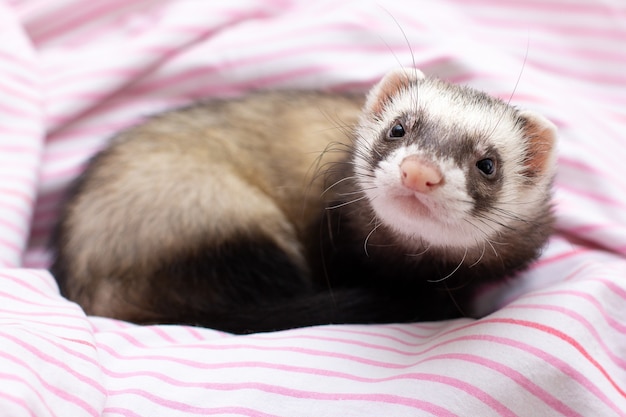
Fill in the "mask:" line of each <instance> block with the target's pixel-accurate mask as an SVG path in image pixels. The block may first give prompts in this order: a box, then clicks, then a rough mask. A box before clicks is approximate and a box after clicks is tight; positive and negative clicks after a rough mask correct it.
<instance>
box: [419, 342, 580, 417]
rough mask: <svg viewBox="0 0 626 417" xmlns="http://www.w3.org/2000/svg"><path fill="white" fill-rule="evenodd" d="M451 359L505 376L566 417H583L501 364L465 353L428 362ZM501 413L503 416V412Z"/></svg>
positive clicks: (435, 358)
mask: <svg viewBox="0 0 626 417" xmlns="http://www.w3.org/2000/svg"><path fill="white" fill-rule="evenodd" d="M450 359H456V360H461V361H464V362H471V363H475V364H478V365H481V366H484V367H485V368H488V369H491V370H493V371H496V372H498V373H500V374H502V375H504V376H505V377H507V378H509V379H510V380H512V381H514V382H515V383H516V384H517V385H519V386H520V387H522V388H523V389H525V390H526V391H528V392H529V393H531V394H532V395H534V396H535V397H536V398H537V399H539V400H541V401H542V402H543V403H545V404H547V405H548V406H550V407H551V408H552V409H553V410H555V411H557V412H559V413H561V414H563V415H564V416H568V417H574V416H581V417H582V415H581V414H580V413H577V412H576V411H574V410H573V409H572V408H570V407H568V406H567V404H565V403H564V402H563V401H561V400H559V399H558V398H556V397H555V396H553V395H552V394H550V392H548V391H546V390H545V389H543V388H541V387H540V386H539V385H537V384H535V383H534V382H533V381H532V380H531V379H530V378H528V377H526V376H525V375H524V374H522V373H521V372H519V371H517V370H516V369H514V368H511V367H509V366H506V365H503V364H501V363H499V362H496V361H493V360H490V359H487V358H485V357H482V356H477V355H472V354H465V353H448V354H442V355H436V356H433V357H430V358H428V359H427V360H426V361H431V360H444V361H446V362H448V361H449V360H450ZM508 411H509V413H511V412H510V410H508ZM500 413H501V414H503V413H502V412H500ZM507 414H508V413H507ZM511 415H512V413H511Z"/></svg>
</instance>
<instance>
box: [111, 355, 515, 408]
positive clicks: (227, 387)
mask: <svg viewBox="0 0 626 417" xmlns="http://www.w3.org/2000/svg"><path fill="white" fill-rule="evenodd" d="M258 367H262V368H265V369H273V370H281V371H289V372H294V373H295V374H296V375H297V374H302V373H308V374H314V375H321V376H325V377H331V378H343V379H348V380H351V381H358V382H366V383H381V382H388V381H395V380H412V381H430V382H437V383H440V384H443V385H448V386H451V387H454V388H456V389H459V390H461V391H464V392H465V393H467V394H469V395H471V396H473V397H475V398H476V399H477V400H479V401H481V402H482V403H484V404H486V405H488V406H489V407H490V408H492V409H493V410H495V411H496V412H498V413H499V414H500V415H505V416H514V414H513V413H512V412H511V410H509V409H508V408H507V407H505V406H504V405H503V404H502V403H500V402H499V401H497V400H496V399H495V398H493V397H492V396H491V395H489V394H488V393H486V392H485V391H483V390H481V389H479V388H477V387H476V386H474V385H472V384H469V383H467V382H465V381H462V380H459V379H457V378H452V377H445V376H442V375H435V374H427V373H409V374H402V375H395V376H392V377H387V378H363V377H357V376H354V375H349V374H344V373H340V372H333V371H329V370H324V369H315V368H300V367H292V366H288V365H277V364H267V363H256V362H252V363H250V362H248V363H228V364H221V366H213V367H212V369H216V368H234V369H241V370H243V369H244V368H253V369H258ZM105 373H106V374H107V375H109V376H111V377H113V378H130V377H137V376H143V377H147V376H150V377H153V378H156V379H158V380H159V381H160V382H163V383H165V384H169V385H172V386H176V387H184V388H202V389H206V390H219V391H239V390H248V389H252V390H258V391H262V392H267V393H272V394H278V395H282V396H285V397H295V398H306V399H311V398H312V399H317V400H323V399H326V400H328V399H334V398H332V397H330V398H329V396H339V397H341V398H343V397H344V396H345V394H343V393H334V394H322V393H317V392H312V391H302V390H295V389H291V388H285V387H280V386H276V385H268V384H262V383H250V382H245V383H207V382H186V381H185V382H183V381H180V380H177V379H174V378H171V377H169V376H166V375H164V374H162V373H156V372H128V373H119V372H112V371H110V370H105ZM376 401H377V400H376Z"/></svg>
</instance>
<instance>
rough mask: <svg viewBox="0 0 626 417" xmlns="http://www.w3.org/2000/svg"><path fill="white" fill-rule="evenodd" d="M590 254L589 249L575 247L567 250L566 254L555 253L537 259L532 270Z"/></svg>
mask: <svg viewBox="0 0 626 417" xmlns="http://www.w3.org/2000/svg"><path fill="white" fill-rule="evenodd" d="M590 252H592V250H591V249H588V248H585V247H575V248H573V249H572V250H569V251H567V252H561V253H557V254H555V255H552V256H543V257H541V258H539V259H538V260H537V261H535V263H534V264H533V266H534V268H540V267H543V266H546V265H551V264H554V263H558V262H562V261H565V260H569V259H570V258H574V257H579V256H580V255H584V254H587V253H590Z"/></svg>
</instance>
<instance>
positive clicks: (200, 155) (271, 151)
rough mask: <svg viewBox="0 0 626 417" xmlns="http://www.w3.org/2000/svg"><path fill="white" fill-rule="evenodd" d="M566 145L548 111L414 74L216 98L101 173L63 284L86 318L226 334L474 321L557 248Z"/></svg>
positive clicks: (65, 228)
mask: <svg viewBox="0 0 626 417" xmlns="http://www.w3.org/2000/svg"><path fill="white" fill-rule="evenodd" d="M555 149H556V128H555V126H554V125H553V124H552V123H551V122H549V121H548V120H547V119H545V118H544V117H542V116H541V115H539V114H536V113H534V112H531V111H526V110H519V109H516V108H514V107H513V106H511V105H509V104H508V103H505V102H504V101H502V100H499V99H496V98H493V97H491V96H489V95H487V94H485V93H483V92H480V91H477V90H475V89H472V88H469V87H465V86H459V85H455V84H451V83H447V82H444V81H441V80H438V79H436V78H431V77H426V76H424V74H423V73H421V72H420V71H419V70H417V69H398V70H394V71H391V72H390V73H388V74H387V75H386V76H385V77H384V78H383V79H382V80H381V81H380V82H379V83H378V84H376V85H375V86H374V87H373V88H372V89H371V90H370V91H369V93H368V94H367V95H363V96H361V95H358V94H354V95H352V94H342V93H331V92H305V91H283V92H280V91H273V92H257V93H252V94H249V95H246V96H244V97H240V98H236V99H223V100H209V101H206V102H202V103H199V104H195V105H192V106H189V107H186V108H182V109H177V110H173V111H169V112H166V113H163V114H160V115H157V116H154V117H152V118H150V119H148V120H147V121H146V122H145V123H142V124H140V125H138V126H136V127H133V128H131V129H129V130H127V131H125V132H122V133H121V134H119V135H118V136H116V137H114V138H113V140H112V141H111V143H110V145H109V146H108V147H106V148H105V149H104V150H102V151H101V152H100V153H98V154H97V155H96V156H95V157H94V158H93V159H92V160H91V161H90V163H89V164H88V167H87V168H86V170H85V172H84V173H83V174H82V175H81V176H80V177H79V178H78V180H77V181H76V183H75V184H74V186H73V187H72V191H71V193H70V196H69V197H68V199H67V201H66V203H65V204H64V207H63V209H62V213H61V216H60V219H59V222H58V225H57V227H56V230H55V232H54V235H53V239H52V249H53V262H52V265H51V272H52V273H53V275H54V276H55V278H56V280H57V282H58V284H59V287H60V290H61V292H62V294H63V295H65V296H66V297H67V298H68V299H70V300H73V301H75V302H77V303H78V304H79V305H81V306H82V307H83V309H84V310H85V312H86V313H88V314H93V315H101V316H107V317H112V318H117V319H123V320H128V321H132V322H136V323H180V324H190V325H198V326H206V327H211V328H215V329H219V330H223V331H228V332H233V333H250V332H260V331H274V330H281V329H288V328H293V327H301V326H310V325H319V324H330V323H387V322H410V321H418V320H441V319H448V318H453V317H459V316H464V315H471V300H472V291H473V290H475V289H476V288H477V286H478V285H480V284H482V283H486V282H489V281H497V280H502V279H506V278H508V277H511V276H513V275H515V273H517V272H518V271H521V270H523V269H524V268H526V267H527V266H528V265H529V264H530V263H531V262H532V261H533V260H535V259H536V258H537V257H538V256H539V254H540V252H541V249H542V247H543V246H544V244H545V242H546V241H547V239H548V237H549V235H550V233H551V231H552V224H553V222H554V217H553V213H552V206H551V185H552V178H553V176H554V170H555V154H556V150H555Z"/></svg>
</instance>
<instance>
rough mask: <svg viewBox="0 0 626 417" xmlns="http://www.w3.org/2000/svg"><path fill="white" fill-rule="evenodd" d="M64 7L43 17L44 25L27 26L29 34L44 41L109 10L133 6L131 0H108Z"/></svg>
mask: <svg viewBox="0 0 626 417" xmlns="http://www.w3.org/2000/svg"><path fill="white" fill-rule="evenodd" d="M76 6H77V5H76V4H75V5H73V7H70V8H68V7H64V8H63V9H61V10H59V11H58V12H57V13H56V14H54V13H49V14H48V15H47V16H46V19H45V25H44V24H42V25H36V26H31V27H29V32H30V35H31V36H32V37H33V38H34V39H35V40H36V41H37V42H45V41H48V40H50V39H51V38H54V37H56V36H60V35H62V34H63V32H65V31H68V32H71V31H73V30H76V28H80V27H81V26H82V24H83V23H86V22H93V21H98V20H99V18H102V16H107V15H108V12H109V11H117V12H119V11H120V10H123V9H124V6H126V8H132V7H134V4H133V3H132V2H128V1H125V0H117V1H114V0H108V1H106V2H92V3H88V2H81V3H80V7H76Z"/></svg>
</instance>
